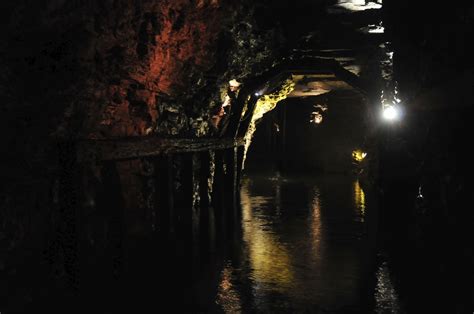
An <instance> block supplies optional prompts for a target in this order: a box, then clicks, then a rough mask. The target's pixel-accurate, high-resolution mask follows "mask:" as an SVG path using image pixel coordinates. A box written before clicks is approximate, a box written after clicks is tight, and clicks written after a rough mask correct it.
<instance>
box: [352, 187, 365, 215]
mask: <svg viewBox="0 0 474 314" xmlns="http://www.w3.org/2000/svg"><path fill="white" fill-rule="evenodd" d="M354 204H355V208H356V210H357V211H358V212H357V215H358V216H360V219H361V222H364V219H365V208H366V207H365V193H364V190H363V189H362V187H361V186H360V183H359V180H356V181H354Z"/></svg>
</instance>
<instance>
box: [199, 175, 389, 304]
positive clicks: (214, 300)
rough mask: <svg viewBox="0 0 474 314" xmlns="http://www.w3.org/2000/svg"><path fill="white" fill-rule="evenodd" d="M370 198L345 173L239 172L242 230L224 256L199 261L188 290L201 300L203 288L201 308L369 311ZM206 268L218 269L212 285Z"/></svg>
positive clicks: (372, 255) (372, 233) (372, 243)
mask: <svg viewBox="0 0 474 314" xmlns="http://www.w3.org/2000/svg"><path fill="white" fill-rule="evenodd" d="M369 199H370V198H369V197H368V195H367V193H366V192H365V191H364V190H363V188H362V187H361V184H360V183H359V181H358V180H357V178H353V177H350V176H326V177H301V176H299V177H295V176H289V177H283V176H279V175H277V176H273V177H268V176H246V177H244V178H243V180H242V186H241V191H240V203H241V216H240V218H241V229H240V231H239V232H236V233H237V234H238V236H236V235H234V236H233V239H231V240H229V242H228V243H227V244H225V245H226V246H227V254H224V255H223V256H222V258H221V259H220V260H219V261H218V262H214V263H212V262H211V263H209V262H206V263H203V265H202V266H201V267H202V269H201V270H200V273H201V274H202V276H201V277H200V276H199V275H198V276H197V277H196V283H195V288H194V289H195V292H194V293H195V294H196V298H197V299H200V300H201V301H200V302H202V299H203V298H202V295H203V294H209V293H211V294H212V296H211V298H209V303H208V304H200V306H199V307H200V308H201V309H202V310H203V311H205V312H206V311H215V312H227V313H238V312H264V313H276V312H278V313H289V312H293V313H294V312H297V313H301V312H310V313H365V312H369V311H370V312H371V311H373V305H371V304H372V300H373V295H374V290H373V284H372V281H371V279H372V278H374V275H373V274H374V269H375V241H374V239H375V233H376V231H375V230H376V226H375V224H376V223H375V219H373V218H372V216H373V213H374V210H373V209H372V208H371V204H370V202H369ZM214 253H216V254H217V252H214ZM210 273H215V274H216V275H215V282H214V285H216V286H217V287H216V288H215V289H214V290H212V288H209V287H211V286H212V283H211V284H209V281H213V280H210V279H209V278H210V277H209V274H210ZM211 277H212V276H211ZM374 281H375V279H374ZM382 284H383V283H382ZM206 287H208V289H206ZM204 291H205V292H204ZM369 307H370V309H369Z"/></svg>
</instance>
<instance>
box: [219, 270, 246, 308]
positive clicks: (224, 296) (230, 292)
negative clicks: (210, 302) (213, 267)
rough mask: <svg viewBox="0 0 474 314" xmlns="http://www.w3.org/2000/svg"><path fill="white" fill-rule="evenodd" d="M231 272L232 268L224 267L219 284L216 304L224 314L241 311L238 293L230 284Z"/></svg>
mask: <svg viewBox="0 0 474 314" xmlns="http://www.w3.org/2000/svg"><path fill="white" fill-rule="evenodd" d="M233 272H234V269H233V267H232V266H231V265H226V266H225V267H224V269H223V270H222V272H221V278H220V282H219V288H218V294H217V303H218V304H220V305H221V306H222V309H223V310H224V312H225V313H240V312H241V309H242V306H241V300H240V295H239V292H238V291H237V290H236V289H235V287H234V285H233V283H232V273H233Z"/></svg>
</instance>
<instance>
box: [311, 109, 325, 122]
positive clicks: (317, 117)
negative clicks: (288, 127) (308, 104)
mask: <svg viewBox="0 0 474 314" xmlns="http://www.w3.org/2000/svg"><path fill="white" fill-rule="evenodd" d="M309 122H312V123H316V124H321V122H323V115H322V114H320V113H319V112H312V113H311V119H310V120H309Z"/></svg>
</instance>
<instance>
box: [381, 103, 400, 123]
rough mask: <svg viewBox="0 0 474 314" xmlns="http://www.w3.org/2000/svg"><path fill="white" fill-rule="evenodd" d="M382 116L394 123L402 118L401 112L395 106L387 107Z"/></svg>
mask: <svg viewBox="0 0 474 314" xmlns="http://www.w3.org/2000/svg"><path fill="white" fill-rule="evenodd" d="M382 116H383V118H384V119H385V120H388V121H394V120H397V119H398V118H399V117H400V112H399V110H398V109H397V108H395V107H394V106H387V107H385V108H383V113H382Z"/></svg>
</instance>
